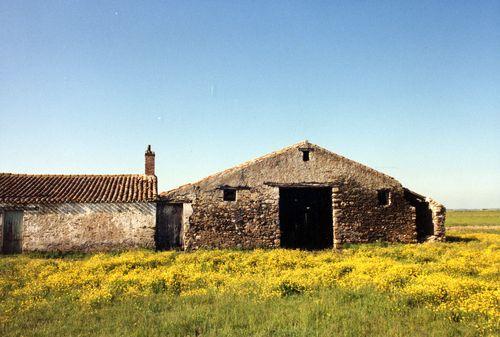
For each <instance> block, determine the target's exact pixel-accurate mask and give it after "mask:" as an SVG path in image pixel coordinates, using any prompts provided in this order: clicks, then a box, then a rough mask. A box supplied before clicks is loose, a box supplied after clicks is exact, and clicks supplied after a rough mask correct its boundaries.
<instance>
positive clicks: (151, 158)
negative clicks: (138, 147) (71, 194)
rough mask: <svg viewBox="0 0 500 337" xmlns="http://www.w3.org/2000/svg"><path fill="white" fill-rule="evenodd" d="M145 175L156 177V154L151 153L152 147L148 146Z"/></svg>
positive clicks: (145, 157)
mask: <svg viewBox="0 0 500 337" xmlns="http://www.w3.org/2000/svg"><path fill="white" fill-rule="evenodd" d="M144 163H145V165H144V171H145V172H144V173H145V174H146V175H148V176H154V175H155V153H154V152H153V151H151V145H148V149H147V150H146V153H145V154H144Z"/></svg>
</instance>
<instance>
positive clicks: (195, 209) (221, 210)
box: [183, 186, 280, 249]
mask: <svg viewBox="0 0 500 337" xmlns="http://www.w3.org/2000/svg"><path fill="white" fill-rule="evenodd" d="M222 193H223V191H222V190H212V191H204V192H202V193H200V194H199V195H198V197H197V198H196V199H195V200H194V201H193V203H191V204H190V207H192V214H191V216H190V217H189V222H188V224H187V226H186V225H185V229H184V239H183V242H184V247H185V248H186V249H198V248H245V249H248V248H257V247H279V246H280V230H279V223H278V200H279V190H278V188H272V187H268V186H260V187H258V188H255V189H245V190H238V191H237V200H236V201H234V202H228V201H223V199H222Z"/></svg>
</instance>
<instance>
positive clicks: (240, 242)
mask: <svg viewBox="0 0 500 337" xmlns="http://www.w3.org/2000/svg"><path fill="white" fill-rule="evenodd" d="M304 147H305V148H306V149H307V150H308V151H309V152H310V155H309V160H307V161H305V160H304V159H303V156H302V151H303V150H304ZM314 186H317V187H331V188H332V206H333V207H332V208H333V223H332V226H333V227H334V231H333V232H334V243H335V244H336V245H341V244H342V243H350V242H373V241H379V240H380V241H394V242H416V240H417V232H416V211H415V207H413V206H412V205H411V204H410V203H409V202H408V200H406V199H405V197H404V189H403V186H402V185H401V183H399V182H398V181H397V180H396V179H394V178H392V177H390V176H387V175H385V174H382V173H380V172H378V171H375V170H373V169H371V168H369V167H367V166H364V165H362V164H359V163H357V162H354V161H352V160H349V159H347V158H345V157H342V156H339V155H337V154H335V153H332V152H330V151H328V150H325V149H323V148H321V147H319V146H316V145H312V144H309V143H307V142H304V143H301V144H297V145H295V146H291V147H288V148H285V149H283V150H280V151H277V152H274V153H272V154H269V155H266V156H264V157H261V158H258V159H255V160H253V161H250V162H247V163H244V164H242V165H240V166H237V167H234V168H231V169H228V170H226V171H223V172H220V173H217V174H214V175H212V176H209V177H207V178H205V179H203V180H200V181H198V182H195V183H193V184H188V185H184V186H181V187H179V188H177V189H174V190H171V191H169V192H165V193H162V195H161V197H162V198H164V200H167V201H170V202H183V203H185V204H184V205H189V206H190V207H191V208H192V213H191V215H190V216H189V218H188V219H187V220H186V221H185V222H184V226H183V228H184V235H183V237H184V247H185V248H186V249H198V248H215V247H218V248H230V247H231V248H236V247H241V248H254V247H269V248H271V247H279V246H280V228H279V188H280V187H314ZM224 188H236V190H237V199H236V201H224V200H223V191H222V189H224ZM381 189H386V190H388V191H390V203H389V204H388V205H379V200H378V196H377V193H378V191H379V190H381Z"/></svg>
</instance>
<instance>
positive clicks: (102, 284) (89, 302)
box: [0, 230, 500, 337]
mask: <svg viewBox="0 0 500 337" xmlns="http://www.w3.org/2000/svg"><path fill="white" fill-rule="evenodd" d="M448 239H449V241H448V242H434V243H426V244H406V245H404V244H384V243H376V244H363V245H355V246H352V247H351V248H348V249H345V250H343V251H341V252H338V251H333V250H324V251H317V252H309V251H297V250H283V249H275V250H253V251H236V250H213V251H197V252H172V251H170V252H154V251H130V252H124V253H113V254H89V255H69V256H62V257H61V256H57V255H49V254H47V255H40V254H38V255H19V256H1V257H0V336H2V337H4V336H5V337H7V336H47V337H48V336H120V337H122V336H179V337H180V336H183V337H184V336H213V337H215V336H217V337H222V336H262V337H264V336H278V337H279V336H283V337H285V336H325V337H326V336H353V337H354V336H384V337H386V336H388V337H391V336H450V337H452V336H453V337H455V336H481V335H482V336H498V335H500V310H499V302H500V272H499V271H500V235H499V234H495V233H482V232H478V231H477V230H476V231H474V232H457V231H450V232H449V233H448Z"/></svg>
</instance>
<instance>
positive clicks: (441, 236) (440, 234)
mask: <svg viewBox="0 0 500 337" xmlns="http://www.w3.org/2000/svg"><path fill="white" fill-rule="evenodd" d="M425 200H426V201H427V202H428V203H429V209H430V210H431V212H432V224H433V225H434V235H432V236H430V237H429V238H427V241H444V240H445V238H446V235H445V234H446V232H445V227H444V222H445V220H446V207H444V206H443V205H442V204H440V203H439V202H437V201H436V200H434V199H432V198H429V197H428V198H426V199H425Z"/></svg>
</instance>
